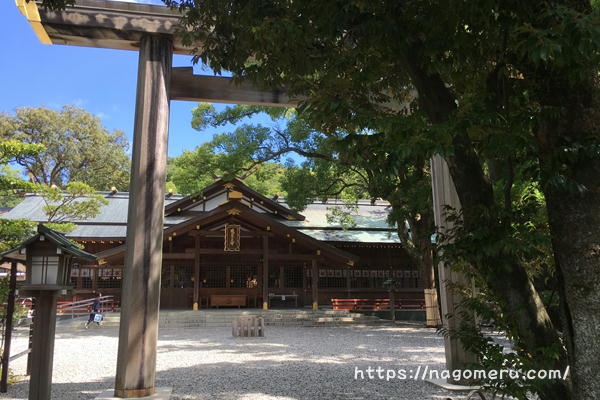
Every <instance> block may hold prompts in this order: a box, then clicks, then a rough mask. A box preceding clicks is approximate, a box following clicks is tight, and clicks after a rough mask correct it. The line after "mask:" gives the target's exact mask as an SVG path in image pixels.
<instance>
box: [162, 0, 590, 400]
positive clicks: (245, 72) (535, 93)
mask: <svg viewBox="0 0 600 400" xmlns="http://www.w3.org/2000/svg"><path fill="white" fill-rule="evenodd" d="M168 3H170V4H173V5H175V6H180V7H181V8H182V10H183V11H184V12H185V17H184V25H185V27H186V28H187V29H186V30H185V32H186V35H187V38H188V39H189V43H202V46H200V47H199V48H198V53H197V54H198V59H200V60H202V61H203V62H205V63H207V64H208V65H209V66H210V67H212V68H213V69H214V70H215V71H217V72H219V71H222V70H229V71H232V72H233V73H234V75H235V76H236V77H239V78H245V79H252V80H254V81H255V82H256V83H258V84H259V85H261V84H262V85H267V86H270V87H281V86H286V87H287V88H288V90H289V91H290V92H291V93H292V94H298V95H304V96H307V97H306V98H307V100H306V101H304V103H303V105H302V107H301V109H303V110H304V111H307V112H309V113H310V114H311V118H310V119H311V121H312V122H313V123H314V124H315V125H316V126H318V127H319V128H320V129H322V130H323V131H324V132H328V131H334V130H336V129H338V128H339V127H340V126H343V127H346V128H349V127H352V126H353V127H354V128H355V130H356V131H357V132H360V131H362V130H364V129H372V130H380V131H383V132H385V133H386V134H389V132H392V131H394V129H395V128H394V126H393V124H402V123H403V119H404V118H403V115H400V113H393V112H386V111H389V110H385V108H386V107H385V105H386V103H392V104H393V103H395V102H396V103H397V102H399V101H402V100H404V99H405V98H406V96H407V93H406V92H407V91H409V90H410V89H411V88H414V89H415V90H416V91H417V93H418V101H417V104H415V106H416V107H417V108H418V112H419V113H420V114H421V115H423V116H425V117H426V118H427V121H428V122H429V124H431V126H432V128H433V129H432V132H431V137H432V138H434V137H435V139H436V142H437V143H438V149H437V150H438V152H440V153H442V154H443V155H444V156H445V158H446V160H447V161H448V164H449V167H450V172H451V175H452V177H453V180H454V182H455V185H456V187H457V189H458V193H459V197H460V200H461V203H462V206H463V213H462V220H463V223H464V226H465V228H466V231H477V230H480V229H481V228H482V227H486V231H485V232H481V233H482V235H483V236H482V237H483V238H484V239H485V240H486V241H487V243H486V244H491V243H492V242H494V241H495V242H497V241H498V239H499V238H504V239H508V238H509V237H508V232H509V231H510V230H509V229H508V228H509V227H510V224H509V225H507V221H508V220H507V219H506V218H505V215H504V214H503V213H500V212H499V211H500V210H502V209H503V208H506V207H503V204H502V201H503V200H502V198H501V197H499V196H496V193H497V190H498V189H497V188H498V187H506V188H507V189H506V190H505V193H506V194H507V196H509V195H510V190H509V189H510V187H511V185H510V181H511V179H512V178H511V169H513V168H514V163H515V162H516V161H515V160H511V158H510V157H499V156H498V155H506V153H505V151H506V150H508V149H510V148H511V147H512V148H513V149H514V150H517V149H518V147H517V146H520V147H523V146H525V148H526V149H531V150H532V151H531V152H530V153H529V154H528V156H529V157H536V158H537V159H538V160H539V161H540V183H541V188H542V190H543V192H544V194H545V197H546V200H547V207H548V214H549V217H550V218H549V223H550V228H551V232H552V237H553V248H554V253H555V258H556V261H557V263H556V264H557V267H558V271H559V276H560V277H561V279H560V282H561V294H562V296H561V298H562V300H563V306H564V314H565V317H566V325H565V326H566V329H565V331H564V333H565V337H566V339H567V341H566V342H567V348H568V350H569V351H568V355H569V362H570V364H571V368H572V372H573V383H574V385H573V386H574V392H573V393H574V396H575V397H577V398H581V399H592V398H597V397H598V396H600V379H599V376H598V374H599V372H598V369H597V368H596V365H597V360H598V359H600V343H598V341H597V339H596V335H595V331H596V330H597V328H598V326H600V290H599V289H600V288H599V285H600V268H598V265H599V264H600V252H598V250H597V249H598V246H599V243H600V237H599V235H600V234H599V233H597V230H596V229H595V227H596V226H597V225H598V223H599V222H600V191H599V190H598V187H599V180H600V174H599V172H600V157H599V155H598V126H599V125H598V122H599V120H600V118H599V116H598V111H597V110H598V107H597V102H598V57H599V51H598V49H599V48H600V40H599V38H600V32H599V30H598V26H600V23H599V14H598V10H597V9H595V8H594V7H593V6H592V4H591V3H590V2H589V1H575V0H564V1H547V2H541V3H538V2H522V1H521V2H517V1H509V2H506V1H495V0H489V1H483V2H477V4H476V5H473V4H471V3H470V2H462V1H450V2H448V1H445V2H438V1H431V2H426V3H424V2H421V1H408V2H395V1H378V2H363V1H352V2H343V3H339V4H338V3H335V2H317V1H303V2H261V3H260V4H258V3H256V2H253V1H242V0H240V1H233V2H232V1H215V2H196V1H191V0H179V1H168ZM432 21H435V22H432ZM389 108H390V109H392V110H393V106H392V107H389ZM494 146H495V147H496V148H498V149H499V150H502V152H498V153H497V154H495V153H494ZM391 151H392V152H393V151H396V150H395V149H391ZM494 167H497V168H494ZM491 171H495V172H496V173H497V174H496V176H495V177H493V176H492V174H491ZM494 178H496V179H495V182H496V183H499V182H500V181H503V182H504V185H502V186H500V185H495V184H494ZM480 244H483V243H480ZM491 249H493V250H494V251H491V252H489V251H488V253H487V254H482V257H481V258H479V259H478V260H473V262H474V263H475V264H476V267H477V271H479V272H481V273H483V274H485V276H486V279H485V282H486V283H487V285H488V286H489V288H490V289H491V290H492V291H493V292H494V293H495V294H496V295H497V296H498V298H499V299H500V300H501V305H502V308H503V311H504V313H506V314H508V315H510V316H511V317H510V318H511V319H512V321H511V322H512V326H513V327H514V331H515V333H516V335H517V336H516V340H517V342H518V344H519V345H520V347H521V348H523V349H525V350H524V354H525V353H529V354H532V355H534V356H533V357H539V358H542V357H541V356H542V354H547V353H548V349H554V350H555V351H556V349H560V346H561V341H560V338H559V335H558V334H557V332H556V330H555V328H554V326H553V324H552V322H551V320H550V318H549V317H548V314H547V312H546V309H545V307H544V306H543V304H542V302H541V300H540V298H539V295H538V293H537V291H536V289H535V287H534V286H533V284H532V282H531V279H530V276H529V275H528V273H527V270H526V268H525V266H524V265H523V263H522V262H521V261H520V260H519V258H518V257H517V256H515V254H512V253H511V251H509V250H507V249H506V248H503V247H498V246H496V247H493V246H488V250H491ZM558 358H559V360H560V361H559V362H558V363H557V365H562V366H564V365H565V361H566V360H565V356H564V355H561V354H560V351H559V354H558ZM540 365H543V364H540ZM541 394H542V395H543V397H544V398H566V397H567V396H568V393H567V388H566V387H563V386H561V385H560V383H557V384H556V385H549V387H547V388H545V389H541Z"/></svg>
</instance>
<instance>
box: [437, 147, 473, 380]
mask: <svg viewBox="0 0 600 400" xmlns="http://www.w3.org/2000/svg"><path fill="white" fill-rule="evenodd" d="M431 187H432V189H433V214H434V218H435V225H436V227H437V228H438V229H439V230H440V231H442V232H444V231H447V230H448V229H451V228H452V225H453V224H452V222H450V221H448V219H447V218H446V215H445V210H444V208H445V207H446V206H449V207H451V208H453V209H454V210H457V211H459V210H460V207H461V206H460V200H459V199H458V194H457V193H456V188H455V187H454V182H453V181H452V177H451V176H450V170H449V169H448V164H446V161H445V160H444V159H443V158H442V156H440V155H434V156H433V157H432V158H431ZM438 271H439V282H438V284H439V288H440V298H441V303H442V304H441V305H442V309H441V314H442V323H443V326H444V328H446V329H449V330H453V329H457V328H458V327H459V326H460V324H461V322H462V321H461V313H460V312H457V307H458V306H460V303H461V301H462V298H461V297H460V296H459V295H458V293H456V291H455V290H453V289H452V288H451V287H450V286H451V285H468V279H467V277H466V276H465V275H464V274H462V273H461V272H458V271H456V269H453V268H452V267H451V266H448V265H446V264H445V263H442V262H441V263H440V264H439V265H438ZM444 347H445V350H446V367H447V369H448V370H450V371H454V370H462V369H465V368H467V366H468V365H469V364H471V363H475V362H476V361H477V356H476V355H475V354H474V353H472V352H470V351H466V350H465V348H464V347H463V345H462V343H461V342H460V340H458V339H457V338H454V337H449V336H445V337H444ZM450 381H451V383H459V384H462V383H466V382H461V381H454V380H453V379H450Z"/></svg>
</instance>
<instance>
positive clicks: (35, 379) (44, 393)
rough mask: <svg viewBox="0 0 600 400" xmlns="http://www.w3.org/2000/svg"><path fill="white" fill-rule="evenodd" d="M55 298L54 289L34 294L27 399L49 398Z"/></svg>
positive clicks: (54, 326) (54, 328) (48, 399)
mask: <svg viewBox="0 0 600 400" xmlns="http://www.w3.org/2000/svg"><path fill="white" fill-rule="evenodd" d="M56 299H57V293H56V292H55V291H47V292H40V294H39V295H38V296H36V300H37V301H36V304H35V307H36V310H35V313H36V315H35V319H34V327H33V332H34V334H33V346H32V349H31V379H30V381H29V400H50V398H51V395H50V394H51V389H52V360H53V357H54V333H55V330H56Z"/></svg>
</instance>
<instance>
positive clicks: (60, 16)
mask: <svg viewBox="0 0 600 400" xmlns="http://www.w3.org/2000/svg"><path fill="white" fill-rule="evenodd" d="M16 1H17V7H18V8H19V10H20V11H21V13H23V15H25V16H26V17H27V19H28V20H29V23H30V24H31V25H32V27H33V29H34V31H35V33H36V34H37V36H38V38H39V39H40V41H41V42H42V43H45V44H64V45H71V46H86V47H100V48H108V49H121V50H139V43H140V40H141V38H142V36H144V35H146V34H152V33H158V34H165V35H172V36H173V39H174V40H173V42H174V43H173V52H175V53H178V54H189V51H190V49H189V48H186V47H184V46H183V45H182V44H181V41H180V40H178V38H177V37H176V35H174V33H175V31H176V28H177V26H178V23H179V18H180V17H181V14H180V13H179V12H178V11H177V10H172V9H170V8H168V7H164V6H156V5H149V4H135V3H125V2H117V1H107V0H77V2H76V4H75V5H73V6H69V7H67V8H66V9H65V10H61V11H51V10H46V9H44V8H43V7H42V6H41V1H39V0H37V1H30V2H26V0H16Z"/></svg>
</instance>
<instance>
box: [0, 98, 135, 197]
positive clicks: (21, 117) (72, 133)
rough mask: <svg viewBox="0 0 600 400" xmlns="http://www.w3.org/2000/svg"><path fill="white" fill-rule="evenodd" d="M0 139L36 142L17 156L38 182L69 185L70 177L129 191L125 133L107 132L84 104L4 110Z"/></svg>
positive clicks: (92, 184) (22, 142)
mask: <svg viewBox="0 0 600 400" xmlns="http://www.w3.org/2000/svg"><path fill="white" fill-rule="evenodd" d="M0 138H2V139H3V140H10V141H11V142H10V143H18V145H19V146H27V145H37V146H38V147H33V149H35V151H29V152H26V151H21V152H19V155H18V156H15V157H14V161H15V162H16V163H17V164H18V165H20V166H22V167H23V168H24V170H25V172H26V173H28V174H29V175H30V178H31V180H32V181H33V182H35V183H39V184H45V185H53V184H54V185H57V186H59V187H65V186H66V185H67V183H68V182H70V181H81V182H85V183H87V184H88V185H90V186H93V187H96V188H98V189H100V190H108V189H110V188H111V187H112V186H115V187H117V189H119V190H126V189H127V187H128V185H129V157H128V156H127V154H126V151H127V149H128V147H129V144H128V142H127V139H126V138H125V135H124V133H123V132H122V131H114V132H112V133H109V132H108V131H107V130H106V129H105V128H104V127H103V126H102V124H101V122H100V119H99V118H98V117H96V116H94V115H92V114H89V113H87V112H85V111H84V110H82V109H80V108H76V107H73V106H64V107H63V108H62V110H60V111H54V110H50V109H47V108H42V107H39V108H31V107H23V108H18V109H17V110H16V111H15V114H14V115H9V114H7V113H3V114H1V115H0ZM15 150H16V151H18V150H19V149H15Z"/></svg>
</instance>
